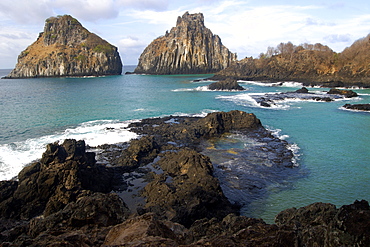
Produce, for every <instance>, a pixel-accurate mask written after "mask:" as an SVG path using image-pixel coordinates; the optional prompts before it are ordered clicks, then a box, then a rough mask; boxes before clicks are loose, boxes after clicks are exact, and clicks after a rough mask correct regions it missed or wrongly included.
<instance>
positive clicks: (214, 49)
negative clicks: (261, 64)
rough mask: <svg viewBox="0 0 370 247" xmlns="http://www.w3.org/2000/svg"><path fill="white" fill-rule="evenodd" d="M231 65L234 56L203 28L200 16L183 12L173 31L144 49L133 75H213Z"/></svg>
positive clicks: (218, 38) (216, 37)
mask: <svg viewBox="0 0 370 247" xmlns="http://www.w3.org/2000/svg"><path fill="white" fill-rule="evenodd" d="M234 61H236V54H234V53H231V52H230V51H229V49H227V48H226V47H225V46H224V45H222V43H221V39H220V37H219V36H217V35H213V34H212V32H211V30H209V29H208V28H206V27H205V26H204V17H203V14H201V13H199V14H189V13H188V12H186V13H185V14H184V15H183V16H182V17H178V19H177V24H176V27H174V28H172V29H171V31H170V32H166V34H165V36H162V37H159V38H157V39H155V40H154V41H153V42H152V43H151V44H150V45H149V46H147V47H146V48H145V50H144V52H143V53H142V54H141V56H140V58H139V65H138V67H137V68H136V69H135V73H146V74H196V73H214V72H217V71H220V70H221V69H224V68H226V67H228V66H229V65H230V64H231V63H232V62H234Z"/></svg>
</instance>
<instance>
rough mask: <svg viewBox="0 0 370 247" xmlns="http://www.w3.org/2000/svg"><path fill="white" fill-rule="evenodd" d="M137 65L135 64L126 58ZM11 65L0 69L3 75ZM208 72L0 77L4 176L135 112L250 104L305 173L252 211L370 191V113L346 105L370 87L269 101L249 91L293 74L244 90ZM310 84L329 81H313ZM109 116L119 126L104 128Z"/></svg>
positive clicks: (337, 200)
mask: <svg viewBox="0 0 370 247" xmlns="http://www.w3.org/2000/svg"><path fill="white" fill-rule="evenodd" d="M125 69H126V71H127V70H129V71H132V70H133V67H126V68H125ZM7 73H9V70H0V76H4V75H6V74H7ZM208 76H209V75H178V76H150V75H122V76H109V77H100V78H51V79H48V78H43V79H23V80H17V79H16V80H14V79H13V80H6V79H3V80H0V116H1V118H0V124H1V125H0V126H1V128H0V179H10V178H12V177H13V176H15V175H16V174H17V173H18V172H19V171H20V169H21V168H22V167H23V166H24V165H25V164H27V163H29V162H31V161H32V160H34V159H37V158H39V157H41V154H42V152H43V151H44V148H45V144H46V143H49V142H54V141H57V140H62V139H64V138H76V139H85V140H86V142H87V143H88V144H90V145H97V144H102V143H115V142H120V141H125V140H128V139H130V138H133V137H135V135H133V134H132V133H130V132H128V131H127V130H124V129H122V127H124V126H126V125H127V124H128V122H129V121H131V120H135V119H142V118H148V117H158V116H165V115H171V114H172V115H179V114H180V115H189V114H198V115H204V114H206V113H209V112H212V111H229V110H234V109H238V110H243V111H246V112H252V113H255V114H256V115H257V117H258V118H259V119H261V121H262V123H263V125H265V126H266V127H268V128H269V129H271V130H273V131H276V132H278V131H279V130H280V132H279V135H280V136H283V137H284V138H285V139H286V140H287V141H289V142H290V143H291V144H293V145H292V147H294V148H295V149H296V150H298V148H299V152H298V153H299V160H298V165H299V167H301V168H302V169H296V170H297V172H298V173H302V174H301V175H302V176H298V177H299V179H297V178H296V177H294V179H293V178H292V179H291V180H289V181H283V182H282V184H286V186H282V185H281V184H279V183H271V185H270V187H269V188H268V193H267V194H265V195H264V196H263V197H261V198H258V197H257V198H254V200H253V201H252V202H251V204H250V206H249V209H248V214H249V215H250V216H255V217H262V218H264V219H266V220H268V221H271V219H272V218H273V215H275V214H276V213H277V212H279V211H281V210H283V209H285V208H289V207H299V206H304V205H307V204H309V203H312V202H316V201H322V202H331V203H334V204H336V205H338V206H340V205H342V204H348V203H352V202H353V201H354V200H356V199H367V200H370V183H369V182H370V144H369V139H370V114H369V113H363V112H351V111H346V110H343V109H341V106H342V105H344V104H345V103H370V90H364V89H356V90H355V91H356V92H358V93H359V94H360V96H359V97H357V98H355V99H350V100H348V99H347V100H338V101H335V102H312V101H300V100H292V101H282V102H277V104H276V106H274V107H273V108H262V107H259V106H258V105H256V103H255V102H254V101H253V99H252V97H251V95H253V94H262V93H266V92H286V91H293V90H296V89H298V88H299V87H300V85H299V84H297V83H285V84H284V85H283V86H276V85H271V86H263V85H260V84H255V83H249V82H241V85H242V86H243V87H245V88H246V89H247V91H246V92H213V91H212V92H211V91H207V90H205V87H204V86H205V85H207V84H209V82H193V80H194V79H200V78H206V77H208ZM310 90H311V91H324V90H325V89H315V88H311V89H310ZM109 126H113V127H115V129H116V131H114V132H112V131H110V132H109V131H107V128H106V127H109Z"/></svg>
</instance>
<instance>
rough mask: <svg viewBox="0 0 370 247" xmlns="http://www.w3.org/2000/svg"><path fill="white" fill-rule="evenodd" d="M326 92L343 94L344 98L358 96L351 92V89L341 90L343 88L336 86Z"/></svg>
mask: <svg viewBox="0 0 370 247" xmlns="http://www.w3.org/2000/svg"><path fill="white" fill-rule="evenodd" d="M328 94H338V95H343V96H344V97H346V98H353V97H357V96H358V95H357V93H356V92H353V91H352V90H343V89H337V88H331V89H330V90H329V92H328Z"/></svg>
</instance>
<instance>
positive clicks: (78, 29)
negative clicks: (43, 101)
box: [5, 15, 122, 79]
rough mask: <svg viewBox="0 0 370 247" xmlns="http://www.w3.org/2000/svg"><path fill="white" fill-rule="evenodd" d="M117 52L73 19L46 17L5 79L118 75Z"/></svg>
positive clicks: (120, 70)
mask: <svg viewBox="0 0 370 247" xmlns="http://www.w3.org/2000/svg"><path fill="white" fill-rule="evenodd" d="M121 73H122V62H121V58H120V56H119V53H118V51H117V48H116V47H115V46H113V45H111V44H109V43H108V42H107V41H105V40H103V39H102V38H100V37H99V36H97V35H96V34H94V33H90V32H89V31H88V30H87V29H86V28H84V27H83V26H82V25H81V23H80V22H79V21H78V20H76V19H75V18H73V17H71V16H69V15H64V16H58V17H50V18H48V19H47V20H46V22H45V27H44V31H43V32H42V33H40V35H39V37H38V38H37V40H36V41H35V42H34V43H33V44H31V45H30V46H29V47H27V48H26V50H24V51H22V52H21V54H20V55H19V56H18V62H17V65H16V67H15V68H14V69H13V70H12V71H11V73H10V74H9V75H8V76H6V77H5V78H8V79H11V78H32V77H64V76H103V75H120V74H121Z"/></svg>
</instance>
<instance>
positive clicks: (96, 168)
mask: <svg viewBox="0 0 370 247" xmlns="http://www.w3.org/2000/svg"><path fill="white" fill-rule="evenodd" d="M85 151H86V147H85V142H84V141H76V140H65V141H64V143H63V144H62V145H59V144H56V143H54V144H49V145H48V146H47V149H46V152H45V153H44V154H43V156H42V158H41V160H40V161H39V162H36V163H33V164H31V165H30V166H27V167H25V168H24V169H23V170H22V171H21V172H20V173H19V174H18V180H19V181H18V182H2V183H11V184H10V185H8V187H6V188H4V190H2V191H1V193H0V195H2V198H1V199H2V200H1V201H0V215H1V217H5V218H14V219H24V220H29V219H31V218H33V217H36V216H39V215H44V216H48V215H51V214H53V213H55V212H58V211H59V210H61V209H63V208H64V207H65V206H66V205H67V204H68V203H70V202H75V201H76V200H77V198H78V197H79V196H80V194H83V193H84V191H86V190H88V191H93V192H103V193H108V192H110V191H112V190H113V188H114V179H117V178H116V177H115V172H114V170H113V169H109V168H107V167H104V166H101V165H97V164H96V163H95V154H94V153H91V152H85Z"/></svg>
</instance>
